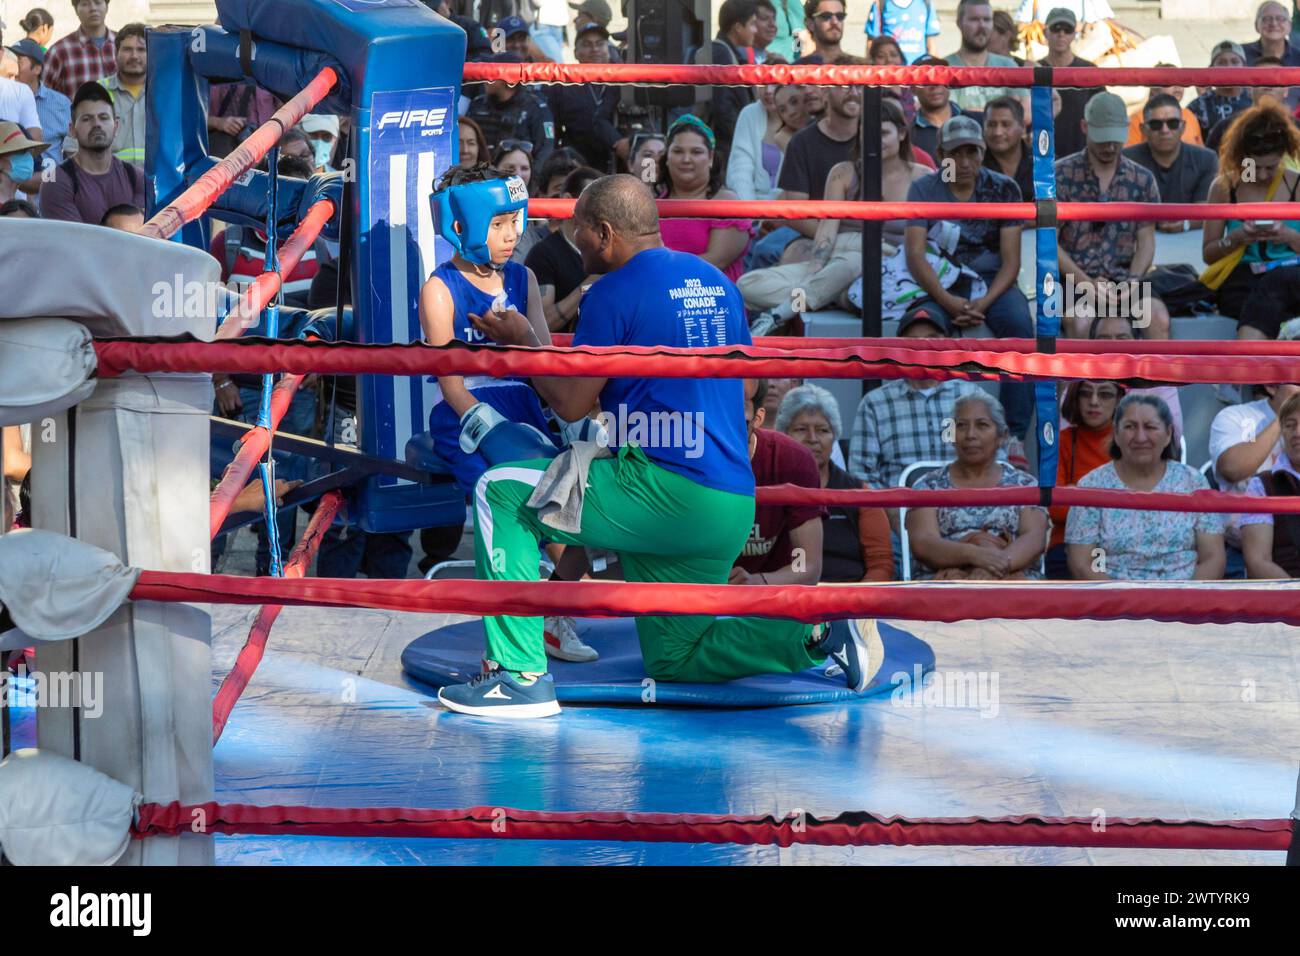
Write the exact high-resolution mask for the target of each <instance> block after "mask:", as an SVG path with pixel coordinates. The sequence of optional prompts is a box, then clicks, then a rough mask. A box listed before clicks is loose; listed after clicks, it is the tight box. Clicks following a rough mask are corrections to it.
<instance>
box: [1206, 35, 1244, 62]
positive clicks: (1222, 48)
mask: <svg viewBox="0 0 1300 956" xmlns="http://www.w3.org/2000/svg"><path fill="white" fill-rule="evenodd" d="M1220 53H1235V54H1237V56H1239V57H1241V62H1242V63H1245V62H1246V51H1245V49H1243V48H1242V45H1241V44H1240V43H1237V42H1236V41H1235V40H1220V41H1219V42H1218V43H1216V44H1215V45H1214V49H1213V50H1211V51H1210V65H1211V66H1213V65H1214V60H1215V57H1217V56H1218V55H1219V54H1220Z"/></svg>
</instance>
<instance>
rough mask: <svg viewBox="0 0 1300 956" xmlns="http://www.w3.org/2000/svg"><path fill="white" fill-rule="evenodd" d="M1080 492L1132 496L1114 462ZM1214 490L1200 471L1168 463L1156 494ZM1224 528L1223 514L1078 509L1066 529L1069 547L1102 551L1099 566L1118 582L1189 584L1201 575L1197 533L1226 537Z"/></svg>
mask: <svg viewBox="0 0 1300 956" xmlns="http://www.w3.org/2000/svg"><path fill="white" fill-rule="evenodd" d="M1079 487H1080V488H1116V489H1119V490H1121V491H1126V490H1128V488H1127V486H1126V485H1125V484H1124V482H1123V481H1122V480H1121V479H1120V477H1119V473H1118V472H1116V471H1115V463H1114V462H1113V461H1112V462H1107V463H1106V464H1104V465H1102V466H1101V467H1100V468H1098V469H1096V470H1094V471H1090V472H1088V474H1086V475H1084V476H1083V478H1082V479H1081V480H1080V481H1079ZM1209 487H1210V486H1209V484H1208V483H1207V482H1206V480H1205V476H1204V475H1202V474H1201V473H1200V472H1199V471H1197V470H1196V469H1195V468H1189V467H1188V466H1187V465H1184V464H1182V463H1181V462H1177V461H1166V462H1165V476H1164V477H1163V478H1161V479H1160V482H1159V483H1158V484H1157V485H1156V486H1155V487H1154V488H1152V489H1151V490H1152V491H1160V492H1173V493H1177V492H1188V491H1202V490H1206V489H1208V488H1209ZM1223 526H1224V516H1223V515H1218V514H1189V513H1184V512H1180V511H1142V510H1136V509H1128V508H1081V507H1078V506H1075V507H1073V508H1071V509H1070V517H1069V518H1068V519H1067V521H1066V524H1065V543H1066V544H1087V545H1091V546H1092V547H1094V548H1099V549H1101V554H1099V555H1098V556H1097V560H1103V559H1104V560H1105V572H1106V573H1107V574H1109V575H1110V576H1111V577H1112V578H1114V579H1116V580H1123V581H1190V580H1191V578H1192V574H1193V573H1194V572H1195V571H1196V533H1197V532H1198V531H1199V532H1203V533H1205V534H1223ZM1099 570H1100V569H1099Z"/></svg>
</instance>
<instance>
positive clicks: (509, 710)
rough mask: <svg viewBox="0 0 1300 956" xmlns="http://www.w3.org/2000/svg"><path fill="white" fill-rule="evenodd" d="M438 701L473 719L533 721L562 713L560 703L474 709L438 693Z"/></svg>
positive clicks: (505, 705)
mask: <svg viewBox="0 0 1300 956" xmlns="http://www.w3.org/2000/svg"><path fill="white" fill-rule="evenodd" d="M438 700H439V702H440V703H441V704H442V706H444V707H446V708H447V709H448V710H450V711H454V712H456V713H458V714H469V715H471V716H473V717H503V718H507V719H509V720H531V719H533V718H535V717H556V716H558V715H559V713H560V702H559V701H558V700H549V701H546V702H545V703H541V704H494V705H492V706H491V707H474V706H471V705H469V704H458V703H456V702H454V701H450V700H448V699H447V698H446V697H443V696H442V691H438Z"/></svg>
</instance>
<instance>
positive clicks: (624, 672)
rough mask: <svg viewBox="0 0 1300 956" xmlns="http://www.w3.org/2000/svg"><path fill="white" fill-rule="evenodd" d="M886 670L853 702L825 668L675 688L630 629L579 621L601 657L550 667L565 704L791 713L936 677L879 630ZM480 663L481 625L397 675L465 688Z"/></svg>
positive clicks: (417, 644)
mask: <svg viewBox="0 0 1300 956" xmlns="http://www.w3.org/2000/svg"><path fill="white" fill-rule="evenodd" d="M878 626H879V629H880V638H881V642H882V644H883V645H884V650H885V658H884V663H883V664H882V665H881V666H880V668H879V670H878V671H877V672H876V676H875V678H874V679H873V681H872V683H871V685H870V687H868V689H867V692H866V693H865V694H862V695H858V694H854V693H853V692H852V691H850V690H849V689H848V688H847V687H845V686H844V679H843V678H842V677H827V676H826V675H825V673H824V672H825V670H826V665H824V664H823V665H821V666H819V667H815V668H811V669H809V670H806V671H802V672H800V673H798V674H759V675H756V676H753V677H744V678H741V679H740V680H734V681H728V682H727V683H725V684H677V683H672V682H669V681H654V680H651V679H650V678H649V677H647V676H646V672H645V666H644V664H643V663H642V661H641V646H640V644H639V643H638V641H637V636H636V624H635V622H633V621H631V620H629V619H626V618H622V619H616V620H603V619H585V620H583V619H580V620H579V621H578V622H577V627H578V631H579V633H580V634H581V635H582V639H583V640H584V641H586V642H587V643H588V644H590V645H591V646H592V647H594V648H596V650H597V651H599V652H600V660H597V661H592V662H591V663H587V664H570V663H566V662H564V661H551V662H550V671H551V673H552V674H553V675H554V677H555V694H556V696H557V697H558V698H559V700H560V702H561V703H566V704H640V705H645V706H653V705H667V706H677V707H732V708H734V707H788V706H791V705H795V704H825V703H833V702H836V701H862V700H865V699H867V698H870V697H879V696H883V695H885V694H888V693H890V692H891V691H892V690H893V689H894V688H895V687H897V686H904V687H912V686H914V685H916V684H917V683H918V681H917V678H918V675H921V674H927V673H929V672H930V671H932V670H934V650H933V648H931V647H930V645H929V644H927V643H925V641H922V640H921V639H920V638H918V637H916V636H915V635H913V634H911V633H909V632H908V631H904V630H902V629H901V628H897V627H894V626H893V625H891V624H887V623H885V622H884V621H880V622H878ZM482 657H483V622H482V621H481V620H479V621H462V622H461V623H459V624H451V625H448V626H447V627H442V628H439V629H438V630H436V631H430V632H429V633H428V634H425V635H424V636H423V637H418V638H416V639H415V640H414V641H412V642H411V643H410V644H408V645H407V647H406V650H405V651H403V652H402V668H403V669H404V670H405V671H406V674H407V676H408V677H410V678H412V679H413V680H415V681H418V682H419V683H421V684H427V685H429V686H430V687H443V686H445V685H447V684H456V683H462V682H464V681H466V680H468V679H469V678H470V677H472V676H474V675H475V674H477V673H478V671H479V667H480V661H481V659H482Z"/></svg>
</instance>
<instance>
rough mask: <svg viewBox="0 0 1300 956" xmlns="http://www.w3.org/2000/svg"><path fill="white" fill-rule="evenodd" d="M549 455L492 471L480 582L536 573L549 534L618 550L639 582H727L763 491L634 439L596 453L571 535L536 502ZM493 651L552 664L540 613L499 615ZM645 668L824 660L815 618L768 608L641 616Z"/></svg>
mask: <svg viewBox="0 0 1300 956" xmlns="http://www.w3.org/2000/svg"><path fill="white" fill-rule="evenodd" d="M549 464H550V461H548V460H545V459H543V460H538V461H523V462H512V463H510V464H506V465H498V466H496V467H494V468H491V469H489V470H488V472H487V473H486V474H484V475H483V477H482V479H480V481H479V483H478V486H477V487H476V488H475V493H474V530H475V541H474V557H475V563H476V566H477V569H478V577H479V579H480V580H491V581H535V580H537V576H538V558H537V551H538V546H539V543H540V542H541V541H542V539H547V540H551V541H558V542H560V543H561V544H565V545H586V546H588V547H591V548H598V549H601V550H604V551H613V552H616V553H617V554H618V556H619V561H620V562H621V564H622V567H623V574H624V576H625V577H626V579H627V580H628V581H655V582H671V583H684V584H726V583H727V575H728V573H730V571H731V567H732V564H733V562H734V561H735V559H736V556H737V555H739V554H740V550H741V548H742V547H743V546H744V543H745V540H746V538H747V537H748V535H749V529H750V526H751V525H752V524H753V523H754V499H753V498H750V497H746V496H744V495H737V494H732V493H730V492H725V491H717V490H715V489H712V488H706V487H705V486H703V485H700V484H697V483H696V482H693V481H691V480H690V479H688V478H684V477H682V476H681V475H678V474H676V473H675V472H671V471H669V470H667V469H666V468H661V467H659V466H658V465H656V464H654V463H652V462H651V461H650V460H649V459H648V458H646V456H645V453H644V452H642V451H641V449H640V448H638V447H637V446H635V445H624V446H622V447H621V448H620V449H619V452H618V455H617V457H614V458H602V459H599V460H597V461H594V462H592V464H591V469H590V471H589V472H588V487H587V490H586V492H585V494H584V496H583V505H582V530H581V531H580V532H579V533H578V534H576V535H571V534H565V533H562V532H558V531H556V530H555V529H553V528H550V527H548V526H546V525H544V524H542V522H541V521H540V520H539V519H538V516H537V512H536V511H535V510H534V509H532V508H529V507H528V506H527V504H526V502H527V501H528V498H529V496H530V495H532V493H533V489H534V487H536V485H537V483H538V481H539V480H540V479H541V477H542V474H543V473H544V472H545V471H546V468H547V466H548V465H549ZM483 623H484V626H485V628H486V630H487V659H488V660H491V661H495V662H496V663H497V664H498V665H500V666H501V667H503V668H505V669H506V670H511V671H526V672H535V673H541V672H544V671H545V670H546V652H545V650H544V648H543V645H542V619H541V618H539V617H506V616H492V617H485V618H484V619H483ZM636 631H637V637H638V638H639V640H640V643H641V655H642V657H643V659H644V661H645V667H646V673H647V674H649V675H650V676H651V677H653V678H655V679H656V680H671V681H685V682H696V683H717V682H720V681H727V680H732V679H734V678H737V677H746V676H748V675H751V674H785V673H794V672H797V671H801V670H805V669H806V668H809V667H812V666H814V665H816V664H818V663H820V661H821V660H822V659H823V658H822V657H821V656H820V655H817V654H816V653H815V652H811V653H810V651H809V650H808V648H807V647H806V644H805V642H806V641H807V639H808V637H809V635H810V633H811V625H808V624H802V623H800V622H798V621H783V620H776V619H769V618H749V617H709V616H703V615H691V616H675V617H639V618H637V619H636Z"/></svg>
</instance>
